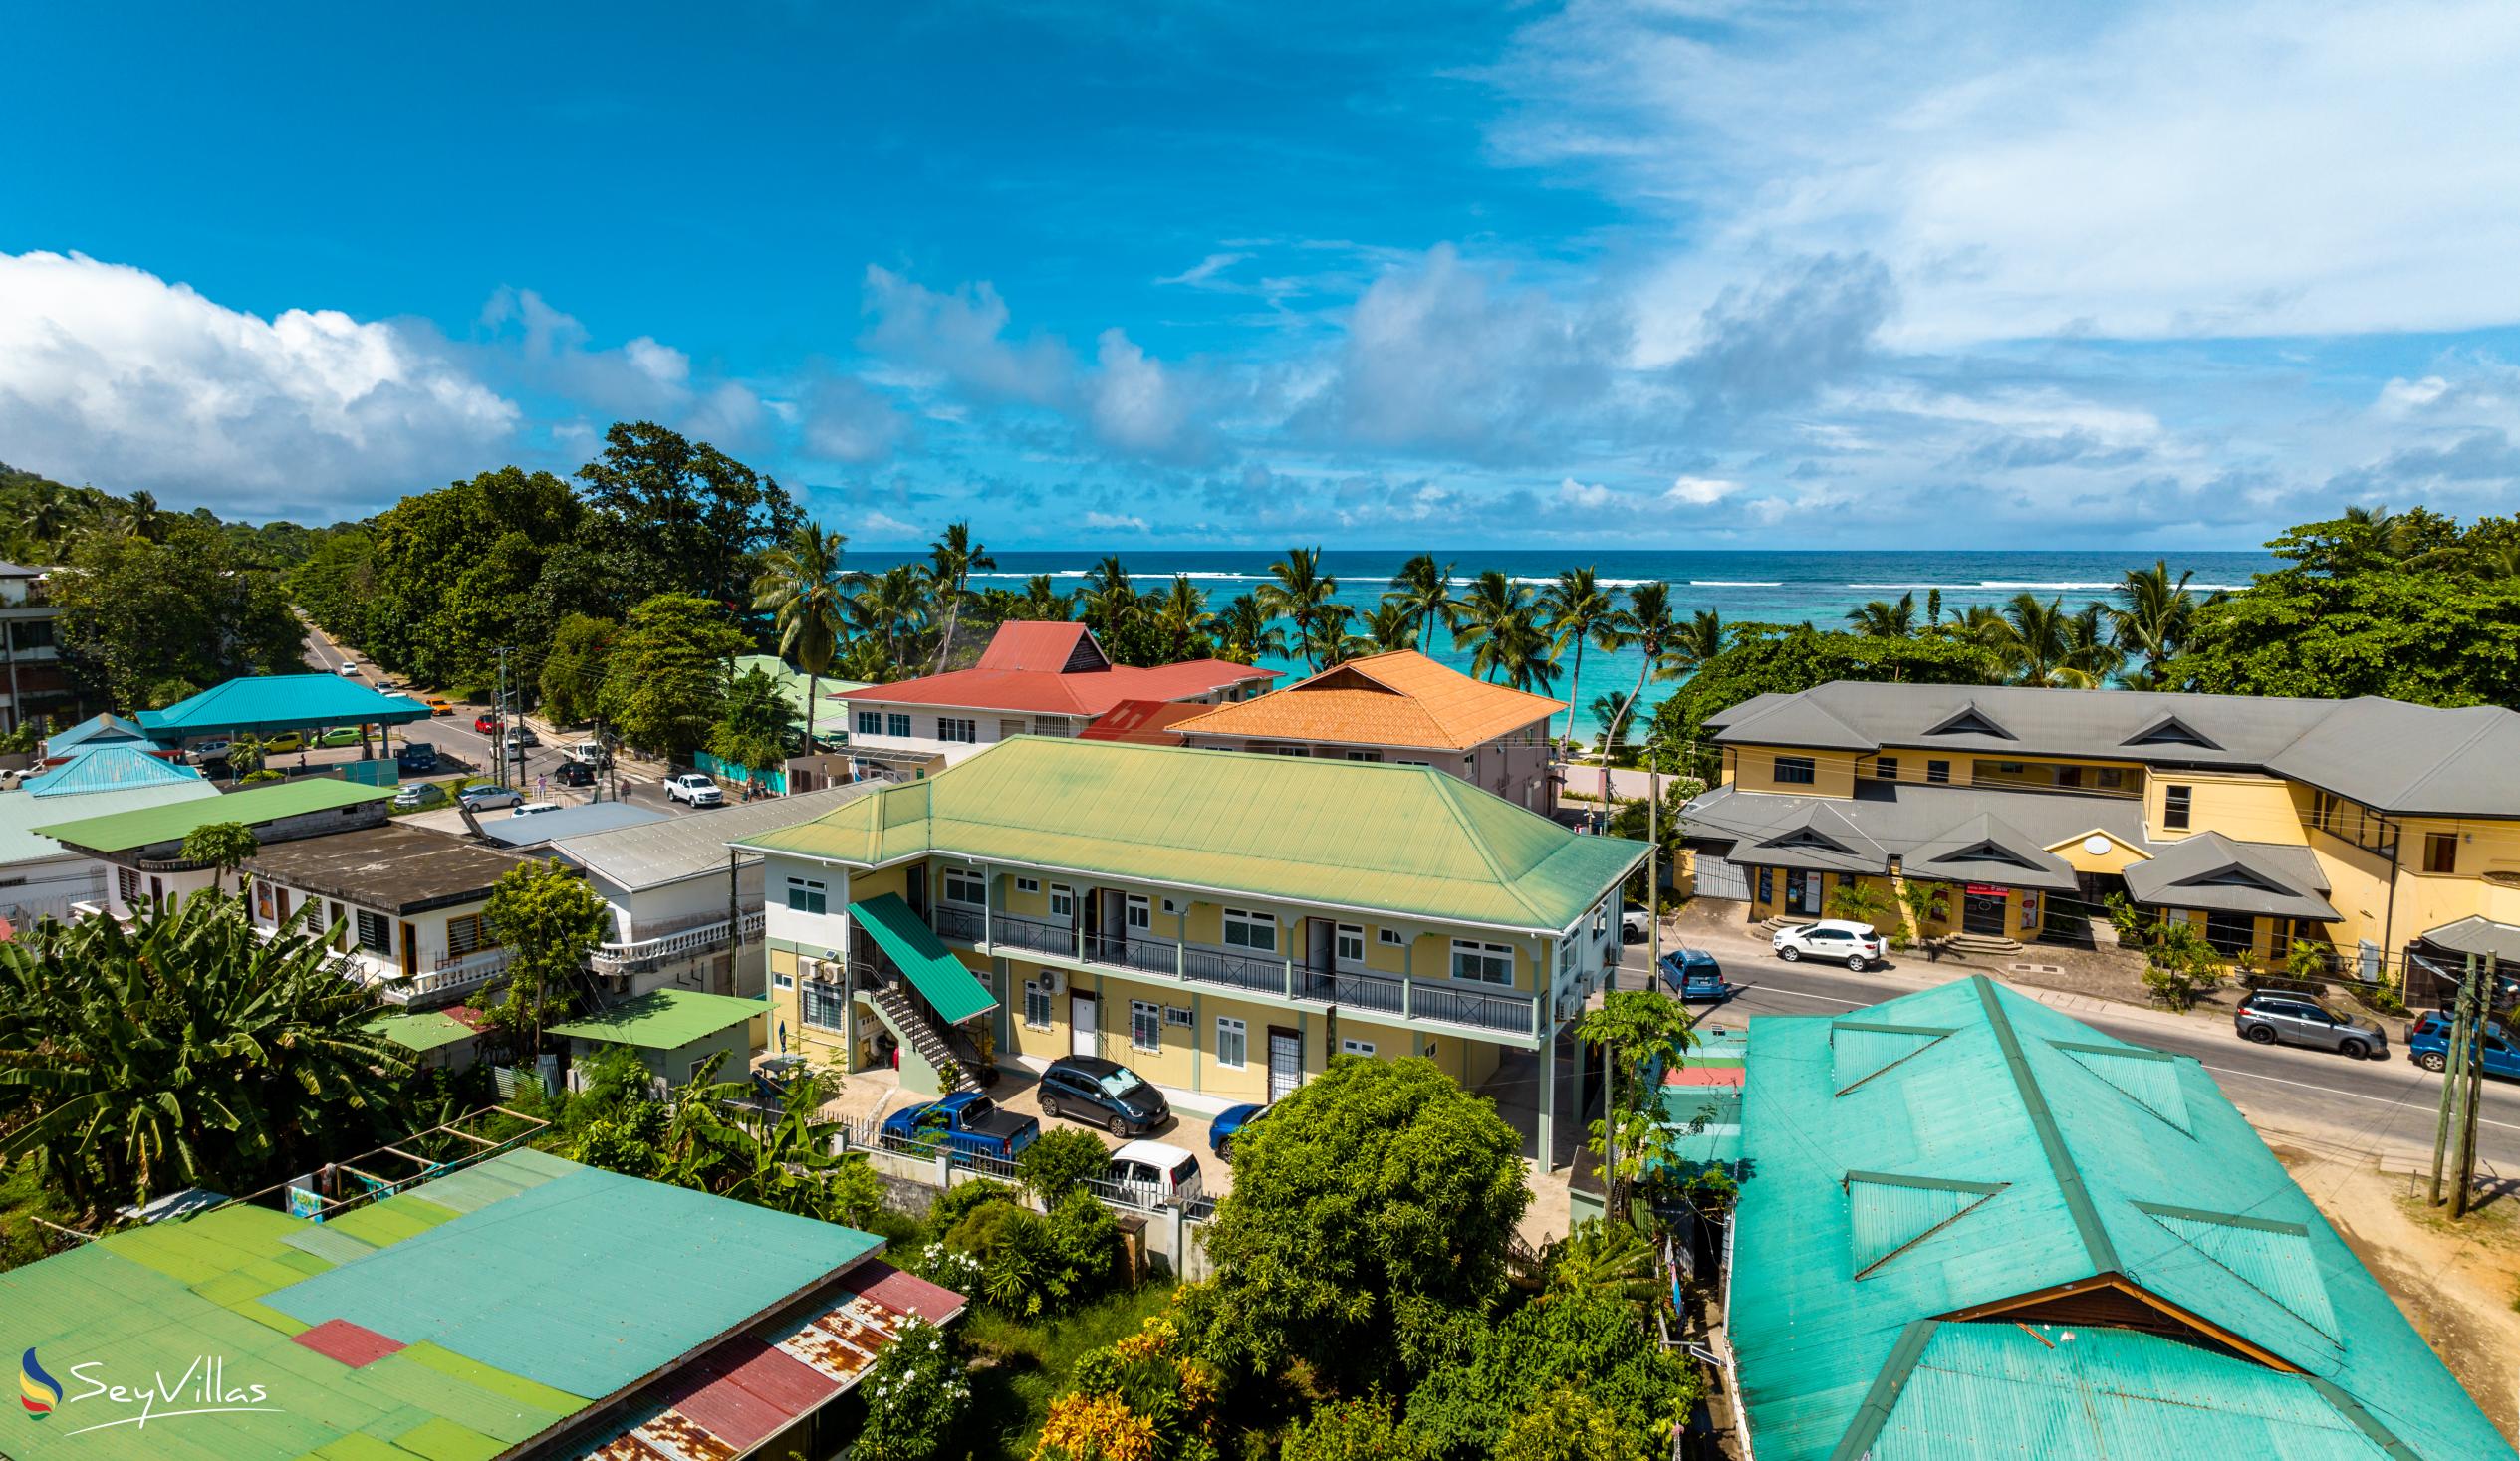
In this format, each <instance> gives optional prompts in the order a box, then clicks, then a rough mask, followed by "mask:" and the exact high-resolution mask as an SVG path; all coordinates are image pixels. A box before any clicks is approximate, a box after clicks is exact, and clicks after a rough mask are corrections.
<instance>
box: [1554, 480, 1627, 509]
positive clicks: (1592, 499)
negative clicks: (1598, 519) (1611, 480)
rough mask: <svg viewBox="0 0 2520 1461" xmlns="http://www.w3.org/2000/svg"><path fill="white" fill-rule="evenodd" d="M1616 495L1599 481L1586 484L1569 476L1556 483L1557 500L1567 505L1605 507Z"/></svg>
mask: <svg viewBox="0 0 2520 1461" xmlns="http://www.w3.org/2000/svg"><path fill="white" fill-rule="evenodd" d="M1618 496H1619V494H1618V493H1616V492H1613V491H1611V490H1610V489H1609V488H1608V487H1605V486H1603V485H1602V484H1600V483H1599V482H1595V483H1591V484H1589V485H1588V484H1586V483H1583V482H1578V481H1577V480H1575V479H1574V478H1573V477H1569V478H1567V479H1566V480H1565V481H1563V482H1560V483H1559V484H1558V501H1559V502H1560V503H1563V504H1564V505H1566V506H1568V507H1582V508H1594V509H1599V508H1605V507H1608V506H1610V505H1611V503H1612V501H1613V500H1614V499H1616V498H1617V497H1618Z"/></svg>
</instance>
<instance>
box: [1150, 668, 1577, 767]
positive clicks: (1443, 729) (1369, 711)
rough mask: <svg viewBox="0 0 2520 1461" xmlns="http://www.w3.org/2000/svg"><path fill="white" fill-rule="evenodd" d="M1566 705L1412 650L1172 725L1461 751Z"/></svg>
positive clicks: (1195, 732)
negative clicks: (1461, 669)
mask: <svg viewBox="0 0 2520 1461" xmlns="http://www.w3.org/2000/svg"><path fill="white" fill-rule="evenodd" d="M1565 708H1566V702H1565V701H1563V700H1552V699H1550V698H1548V697H1547V696H1545V695H1533V694H1527V693H1525V692H1524V691H1521V690H1513V689H1508V688H1506V687H1505V686H1503V685H1492V684H1489V683H1488V682H1486V681H1485V680H1478V679H1472V678H1471V677H1470V676H1468V675H1466V674H1463V673H1461V672H1460V671H1459V670H1456V669H1453V668H1450V667H1449V666H1446V665H1443V664H1439V663H1437V662H1436V661H1434V660H1432V659H1429V658H1427V657H1426V656H1425V655H1423V654H1420V653H1418V652H1417V651H1416V650H1414V649H1400V650H1395V651H1393V652H1391V653H1388V654H1370V655H1367V656H1366V657H1364V658H1362V659H1351V660H1349V661H1347V662H1346V663H1344V664H1334V665H1332V666H1331V667H1330V668H1328V669H1326V670H1323V671H1322V672H1321V673H1320V674H1317V675H1314V676H1313V677H1312V678H1311V679H1308V680H1302V681H1299V682H1297V683H1295V684H1292V685H1289V686H1287V687H1286V688H1285V689H1283V690H1280V691H1278V692H1277V693H1276V694H1273V695H1263V696H1261V697H1260V698H1258V699H1256V700H1245V701H1243V702H1242V703H1240V704H1237V705H1220V706H1218V707H1217V708H1216V709H1214V710H1211V711H1209V712H1207V713H1206V714H1205V715H1199V716H1193V717H1191V718H1190V719H1188V720H1183V721H1178V722H1176V723H1175V724H1174V725H1173V726H1172V730H1173V731H1174V732H1176V733H1177V734H1180V735H1183V736H1193V737H1206V736H1248V737H1252V738H1255V739H1259V740H1274V741H1337V742H1341V743H1344V744H1348V745H1360V746H1425V747H1430V748H1441V749H1448V750H1455V751H1466V750H1468V749H1470V748H1471V747H1473V746H1477V745H1481V744H1484V743H1485V742H1488V741H1492V740H1494V739H1496V738H1497V737H1498V736H1501V735H1505V734H1507V733H1509V732H1512V731H1518V730H1521V729H1523V728H1524V727H1525V726H1528V725H1531V724H1532V723H1533V722H1535V721H1541V720H1545V719H1547V718H1548V717H1549V716H1551V715H1553V714H1556V713H1557V712H1559V711H1562V710H1564V709H1565Z"/></svg>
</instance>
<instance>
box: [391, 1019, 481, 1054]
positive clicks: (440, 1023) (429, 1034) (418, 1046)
mask: <svg viewBox="0 0 2520 1461" xmlns="http://www.w3.org/2000/svg"><path fill="white" fill-rule="evenodd" d="M365 1028H366V1029H368V1030H371V1031H374V1032H376V1033H377V1034H378V1035H382V1036H383V1037H384V1038H385V1039H387V1040H390V1041H392V1042H393V1043H394V1044H396V1045H398V1046H401V1047H402V1048H403V1049H404V1050H409V1051H417V1052H419V1053H420V1054H422V1055H425V1054H427V1053H428V1052H430V1051H433V1050H442V1049H444V1048H445V1047H447V1046H450V1045H453V1044H455V1043H456V1042H458V1041H464V1040H470V1039H471V1038H472V1037H473V1036H474V1035H476V1034H478V1033H479V1032H478V1031H476V1030H474V1029H473V1028H472V1027H471V1026H470V1025H467V1024H465V1023H464V1022H463V1021H461V1020H458V1019H456V1018H455V1017H454V1016H452V1015H450V1014H447V1013H446V1012H445V1011H444V1010H413V1011H412V1012H411V1013H409V1014H407V1015H385V1016H382V1017H380V1018H378V1019H375V1020H371V1021H369V1022H368V1024H367V1025H366V1027H365Z"/></svg>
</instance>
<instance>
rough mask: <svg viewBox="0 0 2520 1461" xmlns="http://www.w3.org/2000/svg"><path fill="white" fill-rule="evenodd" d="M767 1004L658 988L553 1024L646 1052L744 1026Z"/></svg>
mask: <svg viewBox="0 0 2520 1461" xmlns="http://www.w3.org/2000/svg"><path fill="white" fill-rule="evenodd" d="M768 1008H769V1006H767V1005H765V1004H763V1003H762V1002H761V1001H760V1000H757V999H742V998H739V997H737V996H735V995H731V994H702V993H700V992H699V991H698V990H693V989H659V990H656V991H654V992H653V993H650V994H642V995H638V996H635V997H634V998H631V999H626V1000H624V1001H622V1002H621V1003H620V1004H617V1005H612V1006H610V1007H608V1008H605V1009H602V1010H598V1011H596V1012H595V1013H594V1014H591V1015H585V1016H581V1017H580V1018H578V1019H575V1020H572V1021H570V1022H569V1023H568V1024H566V1025H554V1026H552V1027H551V1033H552V1034H554V1035H568V1036H573V1037H575V1038H577V1039H579V1040H600V1041H604V1042H606V1043H608V1044H612V1045H635V1046H638V1047H639V1048H641V1049H643V1050H680V1049H681V1048H682V1047H684V1046H686V1045H689V1044H690V1043H691V1042H692V1041H695V1040H700V1039H703V1038H705V1037H707V1036H711V1035H715V1034H716V1033H717V1032H719V1031H721V1030H729V1029H732V1028H734V1027H735V1026H737V1025H741V1024H743V1023H744V1022H745V1021H747V1020H750V1019H752V1018H753V1017H755V1016H757V1015H759V1014H761V1013H763V1012H764V1011H765V1010H767V1009H768Z"/></svg>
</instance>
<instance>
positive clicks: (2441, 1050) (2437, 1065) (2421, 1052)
mask: <svg viewBox="0 0 2520 1461" xmlns="http://www.w3.org/2000/svg"><path fill="white" fill-rule="evenodd" d="M2454 1023H2455V1022H2454V1021H2452V1020H2451V1018H2450V1016H2449V1014H2448V1013H2447V1012H2446V1011H2442V1010H2426V1011H2425V1012H2424V1013H2423V1016H2422V1018H2420V1019H2418V1020H2416V1021H2415V1023H2414V1025H2413V1026H2412V1027H2411V1028H2409V1029H2408V1030H2407V1031H2406V1059H2408V1060H2410V1061H2413V1062H2414V1063H2415V1064H2416V1065H2418V1066H2421V1067H2423V1068H2424V1069H2425V1070H2427V1071H2443V1070H2447V1069H2449V1065H2450V1030H2451V1028H2452V1026H2453V1024H2454ZM2480 1034H2481V1035H2482V1036H2483V1041H2484V1044H2483V1055H2484V1059H2485V1074H2486V1075H2488V1076H2503V1077H2507V1078H2509V1079H2512V1080H2520V1045H2514V1044H2512V1042H2511V1034H2510V1032H2509V1031H2507V1030H2505V1029H2503V1028H2502V1026H2501V1025H2499V1024H2497V1023H2495V1022H2494V1021H2492V1020H2487V1021H2486V1022H2485V1028H2484V1030H2483V1031H2481V1032H2480Z"/></svg>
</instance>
